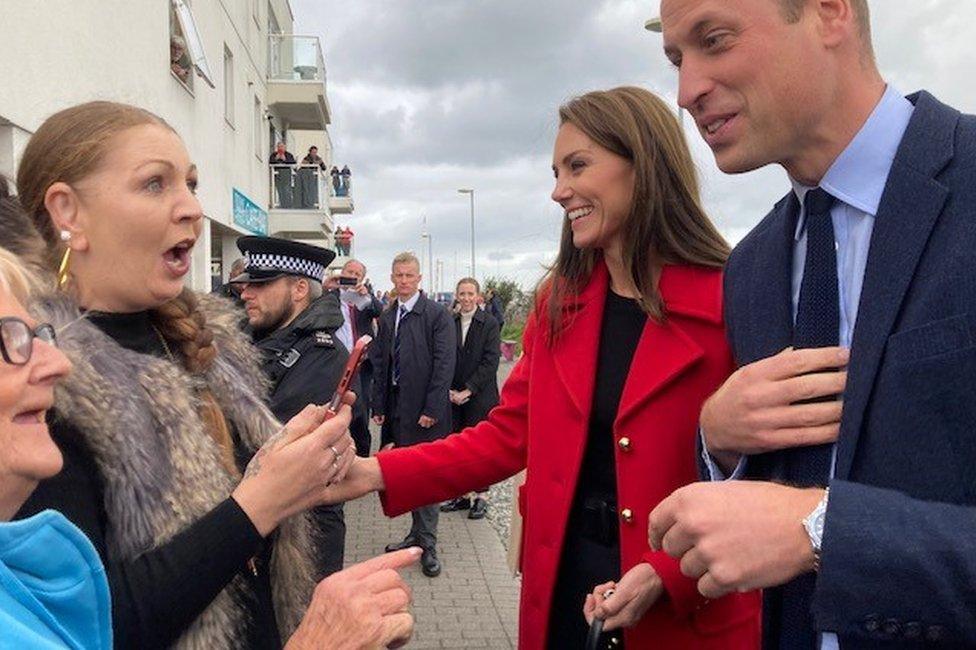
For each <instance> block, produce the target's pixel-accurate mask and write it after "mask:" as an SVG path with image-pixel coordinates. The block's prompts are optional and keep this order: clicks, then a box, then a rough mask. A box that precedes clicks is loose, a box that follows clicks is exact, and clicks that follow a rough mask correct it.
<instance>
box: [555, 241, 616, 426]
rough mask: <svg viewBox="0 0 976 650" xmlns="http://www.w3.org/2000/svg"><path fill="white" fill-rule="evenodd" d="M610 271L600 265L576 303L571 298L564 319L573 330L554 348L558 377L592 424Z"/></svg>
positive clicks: (568, 299)
mask: <svg viewBox="0 0 976 650" xmlns="http://www.w3.org/2000/svg"><path fill="white" fill-rule="evenodd" d="M608 278H609V276H608V273H607V268H606V266H605V265H604V264H603V262H602V260H601V261H598V262H597V263H596V266H595V267H594V269H593V272H592V274H591V275H590V280H589V282H588V283H587V285H586V287H584V289H583V291H582V293H580V295H579V296H577V297H576V298H575V299H573V298H571V297H567V299H566V305H565V307H564V309H563V318H566V319H569V323H570V325H569V327H568V328H566V330H565V331H564V332H563V333H562V336H561V337H560V338H559V340H558V342H557V343H556V345H555V347H554V348H553V352H552V354H553V363H554V365H555V366H556V375H557V376H558V377H559V381H560V382H562V384H563V386H564V387H565V389H566V392H567V393H569V396H570V398H571V399H572V401H573V405H574V406H576V410H577V411H579V414H580V415H581V416H582V419H583V422H588V421H589V417H590V407H591V406H592V402H593V386H594V382H595V381H596V358H597V353H598V352H599V347H600V325H601V323H602V321H603V307H604V305H605V303H606V298H607V291H608V285H609V280H608Z"/></svg>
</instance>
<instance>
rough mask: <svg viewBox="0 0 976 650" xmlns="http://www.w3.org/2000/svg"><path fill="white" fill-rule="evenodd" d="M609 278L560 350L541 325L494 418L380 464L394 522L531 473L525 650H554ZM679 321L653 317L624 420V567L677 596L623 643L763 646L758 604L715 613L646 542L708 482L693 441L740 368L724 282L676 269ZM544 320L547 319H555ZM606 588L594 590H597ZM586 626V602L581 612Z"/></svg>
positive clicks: (596, 276)
mask: <svg viewBox="0 0 976 650" xmlns="http://www.w3.org/2000/svg"><path fill="white" fill-rule="evenodd" d="M607 291H608V273H607V270H606V266H604V265H603V264H602V263H599V264H598V265H597V268H596V269H595V270H594V272H593V274H592V277H591V278H590V280H589V282H588V283H587V285H586V287H585V288H584V290H583V291H582V292H581V294H580V296H579V297H577V298H576V299H575V303H576V305H577V307H578V311H577V312H576V316H575V318H574V319H573V320H572V321H571V325H570V326H569V328H568V329H567V330H565V331H564V333H563V335H562V337H561V338H560V339H559V340H558V341H557V343H556V345H555V346H553V347H548V346H547V345H546V343H545V340H544V332H545V331H546V328H547V323H546V318H545V316H544V315H543V316H542V317H540V320H539V321H538V322H537V321H536V320H535V319H534V318H530V319H529V323H528V324H527V326H526V330H525V335H524V350H525V354H524V356H523V357H522V359H521V360H520V361H519V362H518V364H517V365H516V366H515V368H513V370H512V373H511V376H510V377H509V379H508V381H507V382H506V384H505V386H504V388H503V389H502V394H501V403H500V405H499V406H497V407H496V408H495V409H493V410H492V412H491V414H490V415H489V416H488V419H487V420H486V421H484V422H482V423H481V424H479V425H477V426H475V427H472V428H469V429H466V430H465V431H463V432H461V433H457V434H454V435H451V436H448V437H447V438H445V439H444V440H440V441H437V442H434V443H430V444H425V445H420V446H417V447H411V448H409V449H399V450H391V451H389V452H384V453H381V454H379V456H378V458H379V464H380V468H381V470H382V472H383V479H384V482H385V484H386V491H385V492H384V493H383V494H382V495H381V497H382V499H383V507H384V510H385V512H386V513H387V514H388V515H390V516H396V515H398V514H401V513H404V512H407V511H409V510H410V509H412V508H414V507H417V506H421V505H424V504H428V503H434V502H437V501H441V500H443V499H447V498H450V497H453V496H455V495H458V494H461V493H463V492H466V491H468V490H471V489H475V488H478V487H481V486H484V485H488V484H491V483H495V482H498V481H500V480H503V479H505V478H507V477H508V476H511V475H512V474H514V473H516V472H518V471H519V470H521V469H522V468H524V467H528V472H527V478H526V483H525V485H524V486H523V487H522V489H521V490H520V492H519V509H520V511H521V512H522V515H523V517H524V524H523V537H522V571H523V578H522V597H521V605H520V629H519V648H521V649H522V650H541V649H542V648H544V647H545V645H546V638H547V634H548V632H547V629H546V628H547V625H548V621H549V608H550V605H551V602H552V595H553V594H552V592H553V589H554V586H555V583H556V572H557V570H558V567H559V559H560V553H561V550H562V544H563V537H564V531H565V527H566V522H567V520H568V516H569V509H570V506H571V504H572V501H573V495H574V493H575V490H576V481H577V477H578V474H579V468H580V464H581V461H582V457H583V451H584V448H585V444H586V436H587V430H588V423H589V419H590V409H591V406H592V401H593V391H594V389H595V386H594V381H595V380H594V378H595V376H596V362H597V352H598V347H599V340H600V326H601V323H602V318H603V308H604V303H605V301H606V294H607ZM660 291H661V295H662V298H663V300H664V304H665V310H666V313H667V320H666V322H665V323H663V324H661V323H657V322H655V321H654V320H652V319H648V322H647V324H646V325H645V327H644V331H643V334H642V335H641V339H640V342H639V343H638V346H637V351H636V352H635V355H634V359H633V362H632V365H631V368H630V372H629V374H628V376H627V380H626V383H625V385H624V389H623V393H622V395H621V399H620V406H619V409H618V412H617V419H616V421H615V423H614V431H613V434H614V440H615V441H616V443H617V444H616V466H617V501H618V504H619V508H620V518H619V521H620V552H621V569H622V570H623V571H624V572H626V571H627V570H628V569H630V568H632V567H633V566H635V565H636V564H637V563H638V562H649V563H650V564H651V565H652V566H653V567H654V569H655V571H656V572H657V573H658V575H659V576H661V579H662V580H663V582H664V587H665V592H666V596H665V597H662V599H661V600H660V601H658V603H656V604H655V605H654V606H653V607H651V608H650V609H649V610H648V611H647V613H646V614H645V615H644V618H643V620H642V621H641V622H640V623H639V624H638V625H637V626H635V627H634V628H632V629H630V630H628V631H627V632H626V633H625V645H626V646H627V647H628V648H631V649H638V648H656V649H666V648H676V649H681V650H695V649H700V650H739V649H742V650H746V649H749V650H752V649H754V648H758V647H759V642H760V621H759V609H760V607H759V595H758V593H749V594H734V595H730V596H727V597H725V598H722V599H719V600H715V601H711V602H708V601H706V600H705V599H704V598H703V597H701V595H699V594H698V591H697V589H696V583H695V581H693V580H690V579H688V578H686V577H684V576H683V575H681V572H680V570H679V566H678V562H677V561H676V560H674V559H673V558H671V557H669V556H668V555H667V554H665V553H664V552H655V551H652V550H651V549H650V547H649V546H648V543H647V517H648V515H649V514H650V512H651V510H652V509H653V508H654V506H656V505H657V504H658V503H659V502H660V501H661V500H662V499H664V498H665V497H667V496H668V495H669V494H671V493H672V492H673V491H674V490H675V489H677V488H679V487H681V486H683V485H686V484H688V483H691V482H694V481H695V480H697V473H696V472H697V470H696V464H695V453H696V452H695V436H696V435H697V430H698V416H699V412H700V410H701V405H702V403H703V402H704V400H705V399H706V398H707V397H708V396H709V395H710V394H711V393H712V392H714V391H715V389H716V388H718V386H719V385H720V384H721V383H722V382H723V381H724V380H725V379H726V377H728V375H729V374H730V372H731V371H732V368H733V365H732V358H731V355H730V353H729V350H728V347H727V345H726V340H725V333H724V329H723V325H722V298H721V273H720V272H718V271H712V270H705V269H701V268H696V267H690V266H667V267H665V268H664V270H663V272H662V275H661V281H660ZM542 313H543V314H544V313H545V311H544V310H543V312H542ZM594 586H595V585H594ZM580 615H582V605H581V614H580Z"/></svg>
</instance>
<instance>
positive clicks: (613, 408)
mask: <svg viewBox="0 0 976 650" xmlns="http://www.w3.org/2000/svg"><path fill="white" fill-rule="evenodd" d="M646 322H647V314H645V313H644V312H643V311H642V310H641V308H640V305H639V304H638V303H637V301H636V300H632V299H630V298H624V297H622V296H618V295H617V294H615V293H613V292H612V291H610V292H608V294H607V303H606V307H605V308H604V312H603V327H602V329H601V330H600V354H599V358H598V359H597V364H596V384H595V385H596V390H595V391H594V393H593V410H592V411H591V413H590V428H589V437H588V438H587V441H586V451H585V452H584V454H583V464H582V466H581V467H580V474H579V480H578V481H577V483H576V485H577V488H576V503H577V504H578V502H579V501H580V498H581V497H587V496H593V497H597V498H601V499H606V500H607V501H611V502H615V501H616V500H617V470H616V467H615V462H614V445H613V423H614V421H615V420H616V419H617V407H618V406H619V405H620V396H621V395H622V394H623V391H624V382H626V381H627V373H628V372H629V371H630V362H631V360H632V359H633V357H634V352H635V351H636V350H637V344H638V342H639V341H640V337H641V333H642V332H643V331H644V325H645V324H646Z"/></svg>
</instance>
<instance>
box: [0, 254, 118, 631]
mask: <svg viewBox="0 0 976 650" xmlns="http://www.w3.org/2000/svg"><path fill="white" fill-rule="evenodd" d="M27 289H28V284H27V280H26V277H25V276H24V274H23V273H22V272H21V271H20V270H19V268H18V267H17V265H16V264H15V258H14V257H13V256H12V255H11V254H10V253H8V252H6V251H4V250H3V249H0V356H2V357H3V363H0V641H2V645H3V646H4V647H11V648H36V647H49V646H65V647H72V648H111V647H112V627H111V606H110V602H109V594H108V582H107V581H106V579H105V570H104V569H103V568H102V563H101V561H100V560H99V559H98V554H97V553H96V552H95V548H94V547H93V546H92V544H91V542H89V541H88V539H87V538H86V537H85V536H84V535H83V534H82V533H81V531H79V530H78V529H77V528H76V527H75V526H74V525H73V524H71V523H70V522H69V521H68V520H67V519H65V518H64V517H63V516H62V515H60V514H59V513H57V512H54V511H52V510H46V511H44V512H41V513H38V514H36V515H34V516H33V517H30V518H29V519H24V520H22V521H16V522H11V521H10V519H11V517H13V515H14V513H16V512H17V510H19V509H20V507H21V506H22V505H23V504H24V502H25V501H26V500H27V497H29V496H30V494H31V492H33V491H34V488H35V487H37V484H38V483H39V482H40V481H41V480H43V479H47V478H50V477H52V476H54V475H55V474H57V473H58V471H60V469H61V464H62V462H63V458H62V456H61V452H60V450H59V449H58V447H57V445H55V444H54V441H53V440H52V439H51V436H50V434H49V432H48V429H47V423H46V422H45V415H46V414H47V410H48V409H49V408H50V407H51V405H52V404H53V403H54V385H55V383H56V382H57V381H58V380H59V379H61V378H62V377H64V376H65V375H67V374H68V371H69V370H70V369H71V364H70V363H69V362H68V359H67V358H66V357H65V356H64V355H63V354H62V353H61V352H60V351H59V350H58V349H57V347H56V346H55V335H54V328H52V327H51V326H50V325H47V324H38V323H37V322H36V321H34V319H32V318H31V317H30V316H29V315H28V313H27V311H26V310H25V309H24V307H23V303H24V302H25V299H26V295H27ZM8 644H9V645H8Z"/></svg>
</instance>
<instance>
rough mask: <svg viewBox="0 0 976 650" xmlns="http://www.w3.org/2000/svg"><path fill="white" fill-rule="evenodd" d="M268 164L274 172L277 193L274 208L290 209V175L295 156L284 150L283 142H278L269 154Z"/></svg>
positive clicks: (291, 204) (291, 203)
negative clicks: (276, 201) (276, 202)
mask: <svg viewBox="0 0 976 650" xmlns="http://www.w3.org/2000/svg"><path fill="white" fill-rule="evenodd" d="M268 164H270V165H271V168H272V169H273V170H274V184H275V191H276V192H277V193H278V204H277V205H276V206H274V207H277V208H284V209H286V210H287V209H290V208H291V207H292V206H293V205H294V197H293V196H292V188H291V175H292V171H293V169H294V167H295V156H293V155H292V153H291V152H290V151H288V150H287V149H285V143H284V142H279V143H278V145H277V146H276V147H275V150H274V151H273V152H272V153H271V158H270V159H269V160H268Z"/></svg>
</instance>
